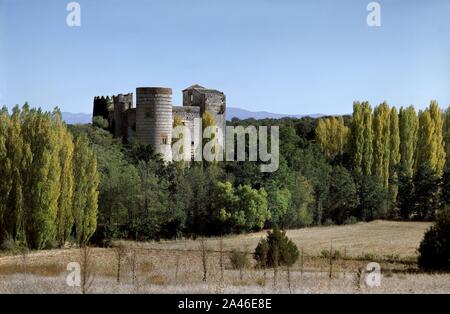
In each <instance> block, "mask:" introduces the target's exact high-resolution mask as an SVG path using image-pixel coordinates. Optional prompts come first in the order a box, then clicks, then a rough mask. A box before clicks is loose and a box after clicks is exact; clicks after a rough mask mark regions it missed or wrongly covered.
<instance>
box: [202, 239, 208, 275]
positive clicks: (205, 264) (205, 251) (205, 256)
mask: <svg viewBox="0 0 450 314" xmlns="http://www.w3.org/2000/svg"><path fill="white" fill-rule="evenodd" d="M200 250H201V252H202V266H203V281H206V278H207V275H208V248H207V247H206V241H205V239H204V238H201V239H200Z"/></svg>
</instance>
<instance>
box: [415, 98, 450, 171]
mask: <svg viewBox="0 0 450 314" xmlns="http://www.w3.org/2000/svg"><path fill="white" fill-rule="evenodd" d="M443 124H444V121H443V119H442V113H441V110H440V108H439V106H438V104H437V102H436V101H431V103H430V106H429V107H428V108H427V109H426V110H425V111H423V112H421V113H419V135H418V143H417V148H416V163H415V169H416V171H417V170H418V169H419V168H420V167H421V166H426V167H429V168H430V169H432V170H433V171H434V172H435V173H436V175H437V176H438V177H441V176H442V173H443V171H444V165H445V158H446V156H445V147H444V138H443Z"/></svg>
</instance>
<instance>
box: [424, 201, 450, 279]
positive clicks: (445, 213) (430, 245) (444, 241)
mask: <svg viewBox="0 0 450 314" xmlns="http://www.w3.org/2000/svg"><path fill="white" fill-rule="evenodd" d="M449 242H450V209H449V208H448V207H446V208H444V209H443V210H442V211H441V212H440V213H439V214H438V216H437V218H436V222H435V223H434V225H433V226H431V227H430V229H428V231H427V232H426V233H425V236H424V238H423V240H422V242H421V243H420V246H419V249H418V252H419V258H418V265H419V267H420V268H421V269H423V270H426V271H447V272H448V271H450V245H449Z"/></svg>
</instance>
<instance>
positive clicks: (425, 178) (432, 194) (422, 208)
mask: <svg viewBox="0 0 450 314" xmlns="http://www.w3.org/2000/svg"><path fill="white" fill-rule="evenodd" d="M413 184H414V198H415V208H414V216H415V217H414V218H416V219H419V220H431V219H433V218H434V217H435V212H436V211H437V209H438V208H440V196H439V191H440V189H439V188H440V178H439V177H438V176H437V174H436V171H435V170H433V169H432V168H431V167H428V166H426V165H424V166H421V167H420V168H419V169H418V170H417V172H416V174H415V175H414V179H413Z"/></svg>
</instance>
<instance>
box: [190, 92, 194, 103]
mask: <svg viewBox="0 0 450 314" xmlns="http://www.w3.org/2000/svg"><path fill="white" fill-rule="evenodd" d="M189 96H190V100H191V103H192V102H194V95H192V94H190V95H189Z"/></svg>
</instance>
